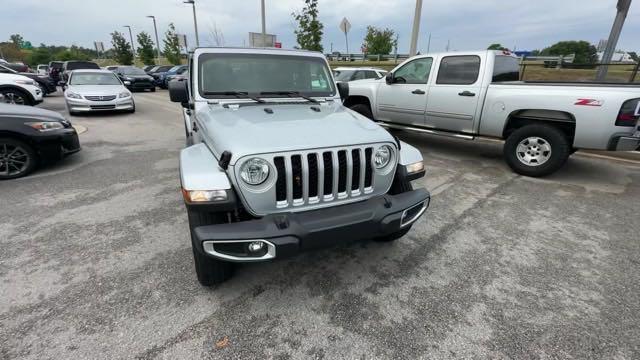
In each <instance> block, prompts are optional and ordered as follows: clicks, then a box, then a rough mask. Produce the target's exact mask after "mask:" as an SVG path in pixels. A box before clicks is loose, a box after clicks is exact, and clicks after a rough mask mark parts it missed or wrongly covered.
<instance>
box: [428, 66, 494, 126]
mask: <svg viewBox="0 0 640 360" xmlns="http://www.w3.org/2000/svg"><path fill="white" fill-rule="evenodd" d="M481 69H482V67H481V60H480V57H479V56H476V55H455V56H445V57H443V58H442V59H441V60H440V65H439V66H438V75H437V77H436V81H435V83H434V84H432V85H431V86H430V89H429V100H428V102H427V111H426V126H427V127H431V128H435V129H442V130H449V131H455V132H466V133H472V132H473V125H474V121H475V120H476V119H475V116H476V115H475V114H476V109H477V107H478V101H479V99H480V97H481V96H480V95H481V93H482V80H481V79H482V77H481V76H480V70H481Z"/></svg>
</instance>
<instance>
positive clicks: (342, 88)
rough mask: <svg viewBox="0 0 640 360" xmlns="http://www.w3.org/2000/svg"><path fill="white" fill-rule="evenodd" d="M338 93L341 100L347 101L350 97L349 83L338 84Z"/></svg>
mask: <svg viewBox="0 0 640 360" xmlns="http://www.w3.org/2000/svg"><path fill="white" fill-rule="evenodd" d="M338 93H339V94H340V100H342V101H345V100H346V99H347V98H348V97H349V83H348V82H346V81H343V82H339V83H338Z"/></svg>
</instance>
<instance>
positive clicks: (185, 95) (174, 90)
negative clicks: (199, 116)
mask: <svg viewBox="0 0 640 360" xmlns="http://www.w3.org/2000/svg"><path fill="white" fill-rule="evenodd" d="M169 98H170V99H171V101H173V102H179V103H181V104H182V106H184V105H185V104H188V103H189V91H188V90H187V82H186V81H171V82H169Z"/></svg>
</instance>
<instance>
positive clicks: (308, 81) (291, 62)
mask: <svg viewBox="0 0 640 360" xmlns="http://www.w3.org/2000/svg"><path fill="white" fill-rule="evenodd" d="M198 66H199V74H198V81H199V86H198V89H199V91H200V95H201V96H202V97H205V98H234V97H237V96H235V95H229V93H231V92H246V93H253V94H259V93H278V92H279V93H282V95H279V94H272V95H269V96H271V97H287V96H288V95H286V94H285V93H291V92H299V93H300V94H301V95H304V96H318V97H324V96H333V95H334V94H335V88H334V85H333V81H332V78H331V72H330V70H329V67H328V66H327V63H326V61H325V60H324V59H322V58H319V57H310V56H294V55H264V54H258V55H257V54H241V53H240V54H211V53H210V54H202V55H200V57H199V58H198ZM261 97H265V96H261Z"/></svg>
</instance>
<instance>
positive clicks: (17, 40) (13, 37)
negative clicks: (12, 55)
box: [9, 34, 24, 49]
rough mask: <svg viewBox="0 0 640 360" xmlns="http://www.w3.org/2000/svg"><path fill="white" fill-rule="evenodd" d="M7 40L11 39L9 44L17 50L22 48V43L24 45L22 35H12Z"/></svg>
mask: <svg viewBox="0 0 640 360" xmlns="http://www.w3.org/2000/svg"><path fill="white" fill-rule="evenodd" d="M9 39H11V42H12V43H13V44H14V45H15V46H17V47H18V49H19V48H21V47H22V43H24V39H23V38H22V35H20V34H13V35H11V36H9Z"/></svg>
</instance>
